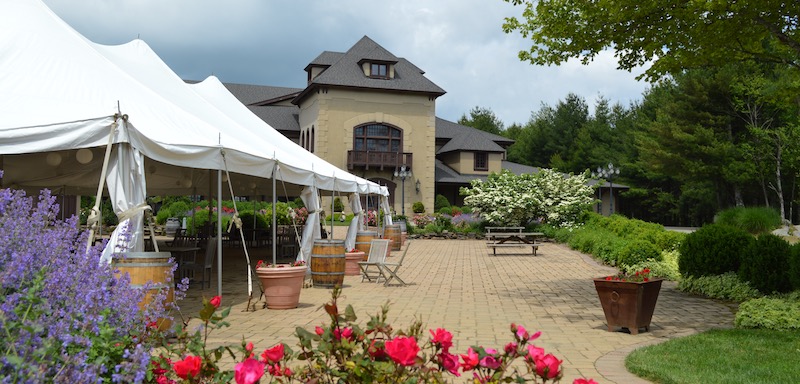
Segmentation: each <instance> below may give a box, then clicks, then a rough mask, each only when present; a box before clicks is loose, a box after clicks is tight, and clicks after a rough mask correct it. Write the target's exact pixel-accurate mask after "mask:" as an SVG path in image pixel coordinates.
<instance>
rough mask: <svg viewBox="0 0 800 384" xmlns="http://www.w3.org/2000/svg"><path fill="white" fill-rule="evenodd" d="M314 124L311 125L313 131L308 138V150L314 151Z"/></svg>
mask: <svg viewBox="0 0 800 384" xmlns="http://www.w3.org/2000/svg"><path fill="white" fill-rule="evenodd" d="M314 139H315V137H314V126H313V125H312V126H311V133H310V134H309V138H308V151H309V152H311V153H314Z"/></svg>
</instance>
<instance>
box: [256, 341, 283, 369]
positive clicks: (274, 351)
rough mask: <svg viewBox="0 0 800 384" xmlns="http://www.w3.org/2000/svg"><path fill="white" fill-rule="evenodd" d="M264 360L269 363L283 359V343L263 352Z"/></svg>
mask: <svg viewBox="0 0 800 384" xmlns="http://www.w3.org/2000/svg"><path fill="white" fill-rule="evenodd" d="M261 357H263V358H264V361H265V362H266V363H268V364H272V363H278V362H280V361H281V360H282V359H283V343H281V344H278V345H276V346H274V347H272V348H270V349H265V350H264V353H262V354H261Z"/></svg>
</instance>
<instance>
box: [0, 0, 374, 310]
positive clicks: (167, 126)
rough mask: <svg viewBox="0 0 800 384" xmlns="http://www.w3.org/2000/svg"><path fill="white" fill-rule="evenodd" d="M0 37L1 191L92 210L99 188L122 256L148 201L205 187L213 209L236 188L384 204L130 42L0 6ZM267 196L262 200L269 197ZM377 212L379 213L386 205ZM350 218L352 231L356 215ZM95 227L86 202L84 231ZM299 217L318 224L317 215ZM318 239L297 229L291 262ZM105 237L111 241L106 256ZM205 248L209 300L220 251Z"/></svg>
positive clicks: (370, 188) (369, 188)
mask: <svg viewBox="0 0 800 384" xmlns="http://www.w3.org/2000/svg"><path fill="white" fill-rule="evenodd" d="M0 30H2V33H0V52H3V54H2V55H0V73H2V74H3V75H0V167H1V168H2V169H3V170H4V177H3V179H2V185H3V186H4V187H12V188H19V189H25V190H27V191H28V192H34V191H38V190H39V189H42V188H49V189H52V190H55V191H58V192H59V193H61V194H64V195H96V196H98V199H96V202H97V203H99V201H100V199H99V196H100V195H103V194H104V193H106V187H107V193H108V196H109V197H110V199H111V202H112V205H113V207H114V211H115V213H116V214H117V215H118V217H119V218H120V221H121V224H120V225H119V226H118V228H125V227H129V228H132V229H133V230H132V236H131V237H130V245H129V249H130V250H131V251H142V250H143V249H144V241H143V227H144V222H143V221H144V219H143V217H144V211H145V210H147V209H149V207H147V206H146V204H145V199H146V197H147V196H148V195H188V194H191V193H193V192H194V188H197V186H200V185H208V186H211V187H212V188H213V187H214V186H216V189H217V197H218V198H217V201H218V205H219V203H220V200H221V199H222V197H223V196H226V193H227V196H228V197H230V198H233V197H234V194H235V193H236V190H235V188H234V187H235V186H237V185H258V188H259V189H261V190H267V189H271V190H273V191H275V188H276V184H277V183H279V182H280V183H286V184H289V185H293V186H294V187H295V188H297V189H298V190H299V189H300V188H302V189H303V193H302V194H301V196H303V195H306V196H307V197H306V198H304V200H305V199H309V200H308V202H307V203H306V204H313V203H314V201H312V200H311V199H312V198H316V199H317V204H318V194H319V191H323V190H324V191H336V193H340V194H348V195H352V196H353V197H354V198H355V200H358V195H360V194H375V195H380V196H382V197H383V199H384V201H386V200H385V198H386V196H387V195H388V191H387V189H386V188H385V187H381V186H379V185H377V184H375V183H373V182H370V181H367V180H365V179H362V178H359V177H357V176H355V175H352V174H350V173H348V172H346V171H343V170H341V169H339V168H337V167H335V166H333V165H332V164H330V163H328V162H327V161H325V160H323V159H320V158H319V157H317V156H315V155H313V154H311V153H310V152H308V151H306V150H305V149H303V148H302V147H300V146H299V145H297V144H295V143H294V142H292V141H291V140H289V139H288V138H286V137H285V136H283V135H281V134H280V133H279V132H278V131H276V130H275V129H274V128H273V127H271V126H269V125H268V124H266V123H265V122H263V121H262V120H260V119H259V118H258V117H256V116H254V115H253V114H252V113H251V112H250V111H249V110H248V109H247V108H246V107H244V106H243V105H242V104H241V103H239V102H238V100H236V99H235V97H233V95H231V94H230V93H229V92H227V90H226V89H225V88H224V86H222V85H221V83H219V81H218V80H217V79H216V78H214V77H211V78H209V79H207V80H206V81H203V82H202V83H199V84H196V85H189V84H186V83H185V82H184V81H183V80H182V79H180V78H179V77H178V76H177V75H176V74H175V73H174V72H172V71H171V70H170V69H169V67H168V66H167V65H166V64H164V63H163V61H161V59H160V58H159V57H158V56H157V55H156V54H155V53H154V52H153V51H152V50H151V49H150V47H149V46H147V44H146V43H144V42H143V41H141V40H134V41H132V42H130V43H128V44H123V45H119V46H105V45H100V44H96V43H93V42H91V41H89V40H88V39H86V38H85V37H83V36H82V35H80V34H79V33H78V32H77V31H75V30H74V29H72V28H71V27H70V26H69V25H67V24H66V23H65V22H64V21H63V20H61V19H60V18H58V16H56V15H55V14H54V13H53V12H52V11H50V9H48V8H47V7H46V6H45V5H44V4H43V3H41V2H40V1H29V0H10V1H4V2H2V4H0ZM223 174H225V175H226V176H227V188H224V189H223V183H222V180H223ZM223 190H226V191H225V192H223ZM272 197H273V202H274V201H275V198H276V194H275V193H274V192H273V194H272ZM97 203H96V204H97ZM383 205H384V206H385V207H387V208H388V201H387V202H386V203H385V204H383ZM218 208H219V207H218ZM314 211H318V210H314ZM356 213H357V215H356V219H354V220H358V221H357V223H358V222H360V221H361V215H362V214H363V212H361V211H359V212H356ZM386 216H387V218H388V217H389V216H390V215H386ZM98 220H99V218H98V206H97V205H95V207H94V209H93V212H92V215H91V217H90V223H94V224H96V223H97V221H98ZM309 220H317V221H316V222H317V223H318V222H319V221H318V220H319V217H318V216H316V217H309ZM312 224H313V222H312ZM356 227H357V225H356ZM273 228H274V226H273ZM221 232H222V228H221V222H220V221H218V223H217V233H221ZM318 236H319V225H310V226H308V225H307V226H306V233H304V234H303V243H302V245H301V247H300V250H299V252H298V256H297V257H298V258H300V259H306V258H307V257H308V255H309V254H310V249H311V247H312V246H313V245H312V244H313V240H314V239H315V237H316V238H318ZM354 236H355V233H353V237H354ZM348 238H350V234H349V233H348ZM116 239H117V238H115V236H114V235H113V234H112V239H111V240H110V241H109V248H108V249H109V253H110V252H111V250H113V249H114V247H115V241H116ZM218 241H219V242H221V238H220V237H219V236H218ZM90 244H91V242H90ZM217 249H218V255H217V261H218V284H217V288H218V293H221V290H222V281H221V271H222V246H221V244H218V247H217ZM273 254H274V253H273ZM249 278H250V277H249V271H248V279H249ZM249 289H250V292H249V293H250V294H251V296H252V288H249Z"/></svg>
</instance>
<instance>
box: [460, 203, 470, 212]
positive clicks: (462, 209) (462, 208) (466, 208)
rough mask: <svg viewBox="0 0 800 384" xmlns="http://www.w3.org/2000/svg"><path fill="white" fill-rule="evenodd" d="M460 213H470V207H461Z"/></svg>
mask: <svg viewBox="0 0 800 384" xmlns="http://www.w3.org/2000/svg"><path fill="white" fill-rule="evenodd" d="M461 213H472V207H470V206H469V205H465V206H463V207H461Z"/></svg>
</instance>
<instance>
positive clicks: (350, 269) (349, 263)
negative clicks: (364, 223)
mask: <svg viewBox="0 0 800 384" xmlns="http://www.w3.org/2000/svg"><path fill="white" fill-rule="evenodd" d="M366 257H367V254H366V253H365V252H364V251H360V250H358V249H356V248H353V249H351V250H349V251H347V252H345V253H344V259H345V265H344V274H345V276H358V275H359V274H360V269H359V268H358V262H359V261H363V260H364V258H366Z"/></svg>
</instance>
